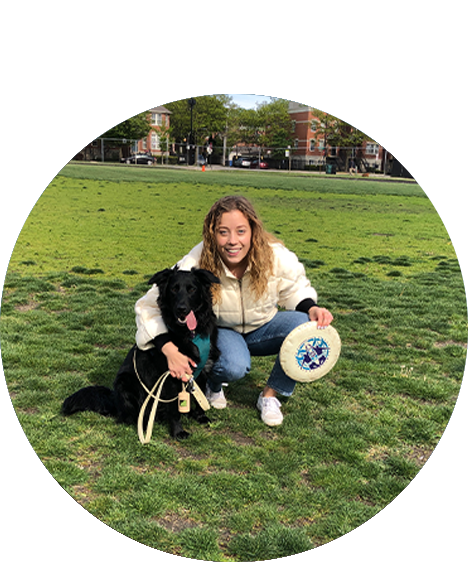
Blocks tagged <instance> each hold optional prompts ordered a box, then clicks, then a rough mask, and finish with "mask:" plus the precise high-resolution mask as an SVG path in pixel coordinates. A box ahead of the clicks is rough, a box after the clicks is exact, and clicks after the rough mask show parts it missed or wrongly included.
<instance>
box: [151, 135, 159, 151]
mask: <svg viewBox="0 0 470 563" xmlns="http://www.w3.org/2000/svg"><path fill="white" fill-rule="evenodd" d="M151 139H152V141H151V142H152V150H153V151H158V150H160V137H159V136H158V135H157V133H155V131H152V136H151Z"/></svg>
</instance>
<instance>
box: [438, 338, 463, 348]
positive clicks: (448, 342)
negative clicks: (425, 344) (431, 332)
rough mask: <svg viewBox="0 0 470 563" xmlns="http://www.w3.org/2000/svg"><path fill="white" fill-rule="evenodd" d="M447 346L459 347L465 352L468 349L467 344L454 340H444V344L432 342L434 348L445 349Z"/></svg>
mask: <svg viewBox="0 0 470 563" xmlns="http://www.w3.org/2000/svg"><path fill="white" fill-rule="evenodd" d="M447 346H460V347H461V348H465V350H467V348H468V344H467V342H455V341H454V340H446V341H445V342H434V347H435V348H446V347H447Z"/></svg>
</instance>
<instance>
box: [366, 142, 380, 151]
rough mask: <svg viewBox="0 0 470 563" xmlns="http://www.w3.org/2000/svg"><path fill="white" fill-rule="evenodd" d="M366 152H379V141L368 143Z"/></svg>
mask: <svg viewBox="0 0 470 563" xmlns="http://www.w3.org/2000/svg"><path fill="white" fill-rule="evenodd" d="M366 154H379V145H378V144H377V143H367V145H366Z"/></svg>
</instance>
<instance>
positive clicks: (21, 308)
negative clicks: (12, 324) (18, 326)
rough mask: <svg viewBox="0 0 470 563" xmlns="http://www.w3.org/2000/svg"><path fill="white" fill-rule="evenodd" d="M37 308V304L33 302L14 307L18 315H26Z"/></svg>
mask: <svg viewBox="0 0 470 563" xmlns="http://www.w3.org/2000/svg"><path fill="white" fill-rule="evenodd" d="M37 306H38V304H37V303H35V302H34V301H28V303H22V304H21V305H15V311H18V312H19V313H27V312H28V311H32V310H33V309H36V307H37Z"/></svg>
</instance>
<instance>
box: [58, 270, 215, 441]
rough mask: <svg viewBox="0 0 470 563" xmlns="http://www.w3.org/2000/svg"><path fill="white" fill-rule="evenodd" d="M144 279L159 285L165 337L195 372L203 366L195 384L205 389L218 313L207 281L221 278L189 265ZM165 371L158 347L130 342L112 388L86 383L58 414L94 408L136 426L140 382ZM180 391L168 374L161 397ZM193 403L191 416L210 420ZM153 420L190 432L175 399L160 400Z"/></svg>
mask: <svg viewBox="0 0 470 563" xmlns="http://www.w3.org/2000/svg"><path fill="white" fill-rule="evenodd" d="M148 283H149V284H154V283H155V284H157V286H158V290H159V296H158V299H157V303H158V305H159V307H160V311H161V314H162V318H163V321H164V322H165V324H166V326H167V329H168V338H169V340H171V341H172V342H173V343H174V344H175V345H176V346H177V347H178V349H179V351H180V352H181V353H182V354H184V355H186V356H188V357H189V358H191V359H193V360H194V361H195V362H196V363H198V367H197V368H196V372H198V371H199V370H201V369H202V371H200V373H199V374H198V376H197V383H198V385H199V386H200V388H202V390H204V388H205V383H206V379H207V373H208V372H209V371H210V369H211V367H212V365H213V363H214V362H215V360H216V359H217V358H218V357H219V351H218V349H217V346H216V341H217V326H216V317H215V315H214V312H213V310H212V296H211V285H212V284H214V283H220V281H219V279H218V278H217V277H216V276H214V275H213V274H212V273H211V272H209V271H207V270H203V269H196V268H193V269H192V270H191V271H190V272H188V271H182V270H178V269H177V268H174V269H171V270H170V269H166V270H163V271H161V272H158V273H157V274H155V275H154V276H153V277H152V278H151V279H150V280H149V282H148ZM157 338H158V337H157ZM198 341H199V342H201V341H202V342H203V344H202V345H199V347H198V345H196V344H195V342H198ZM201 355H202V356H205V358H204V357H203V360H204V359H206V362H205V365H204V366H202V365H199V364H200V362H201ZM167 370H168V364H167V361H166V357H165V355H164V354H163V353H162V352H161V351H159V349H158V348H157V347H155V348H150V349H149V350H145V351H143V350H140V349H139V348H137V346H135V345H134V346H133V348H132V349H131V350H130V352H129V353H128V355H127V357H126V359H125V360H124V362H123V364H122V366H121V367H120V369H119V371H118V373H117V375H116V378H115V380H114V385H113V389H109V388H108V387H104V386H101V385H95V386H91V387H85V388H84V389H81V390H80V391H77V392H76V393H74V394H73V395H71V396H70V397H68V398H67V399H65V401H64V403H63V405H62V413H63V414H66V415H69V414H73V413H76V412H81V411H94V412H97V413H99V414H102V415H105V416H112V417H114V418H116V420H117V421H118V422H123V423H126V424H136V423H137V420H138V417H139V413H140V410H141V407H142V405H143V403H144V402H145V400H146V399H147V397H148V392H147V391H146V390H145V389H144V387H143V385H142V383H143V384H144V385H145V386H146V387H147V389H148V390H151V389H152V388H153V387H154V385H155V384H156V383H157V381H158V379H159V378H160V376H161V375H162V374H164V373H165V372H166V371H167ZM136 372H137V373H136ZM139 378H140V380H141V381H139ZM181 390H182V383H181V381H179V380H177V379H175V378H174V377H172V376H171V375H170V376H168V377H167V378H166V380H165V383H164V385H163V387H162V391H161V399H162V400H170V399H173V398H175V397H177V395H178V393H179V392H180V391H181ZM191 403H192V404H193V406H194V407H195V408H193V409H192V410H191V412H190V414H191V415H192V416H193V417H194V418H195V419H196V420H197V421H198V422H200V423H207V422H209V419H208V418H207V417H206V416H205V414H204V411H203V410H202V409H201V407H200V406H199V405H198V404H197V401H196V400H194V399H193V398H192V401H191ZM151 404H152V402H151V401H150V402H149V405H147V408H146V412H145V414H144V424H145V425H146V424H147V421H148V418H149V413H150V409H151ZM157 419H158V420H167V421H168V422H169V424H170V434H171V435H172V436H173V437H175V438H178V439H183V438H187V437H188V436H189V434H188V433H187V432H185V431H184V430H183V427H182V425H181V415H180V413H179V410H178V401H177V400H175V401H172V402H169V403H164V402H162V403H159V404H158V408H157Z"/></svg>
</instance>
